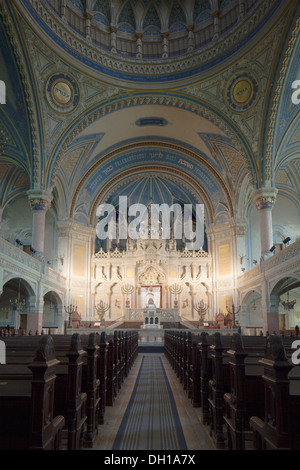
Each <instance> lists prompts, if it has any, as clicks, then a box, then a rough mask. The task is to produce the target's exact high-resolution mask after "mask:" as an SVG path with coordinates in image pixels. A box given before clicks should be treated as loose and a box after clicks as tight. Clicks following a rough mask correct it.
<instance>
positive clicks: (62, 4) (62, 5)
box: [60, 0, 67, 21]
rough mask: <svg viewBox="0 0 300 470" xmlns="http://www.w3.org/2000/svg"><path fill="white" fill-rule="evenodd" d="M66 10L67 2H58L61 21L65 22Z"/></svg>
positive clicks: (63, 0)
mask: <svg viewBox="0 0 300 470" xmlns="http://www.w3.org/2000/svg"><path fill="white" fill-rule="evenodd" d="M66 8H67V1H66V0H61V2H60V16H61V19H62V20H64V21H67V18H66Z"/></svg>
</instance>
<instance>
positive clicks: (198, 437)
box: [92, 354, 214, 450]
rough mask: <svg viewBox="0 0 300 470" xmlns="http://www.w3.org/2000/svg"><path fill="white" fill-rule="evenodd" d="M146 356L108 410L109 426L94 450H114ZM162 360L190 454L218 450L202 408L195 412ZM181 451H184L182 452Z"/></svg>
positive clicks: (101, 430) (101, 428)
mask: <svg viewBox="0 0 300 470" xmlns="http://www.w3.org/2000/svg"><path fill="white" fill-rule="evenodd" d="M142 356H143V355H142V354H139V355H138V357H137V359H136V361H135V363H134V365H133V367H132V369H131V371H130V374H129V376H128V377H127V378H126V379H125V381H124V383H123V384H122V390H121V393H119V394H118V396H117V398H116V400H115V403H114V405H113V406H112V407H107V408H106V410H105V423H104V424H103V425H101V426H99V428H98V436H97V438H96V442H95V443H94V446H93V448H92V450H111V449H112V446H113V443H114V441H115V437H116V434H117V432H118V429H119V426H120V424H121V421H122V418H123V415H124V413H125V411H126V408H127V405H128V402H129V400H130V397H131V394H132V391H133V388H134V385H135V382H136V378H137V375H138V371H139V369H140V365H141V361H142ZM160 357H161V358H162V361H163V364H164V367H165V371H166V374H167V377H168V380H169V383H170V386H171V388H172V392H173V395H174V398H175V402H176V406H177V410H178V414H179V418H180V421H181V425H182V429H183V432H184V436H185V440H186V443H187V446H188V449H189V450H214V446H213V444H212V441H211V439H210V437H209V435H208V428H207V426H203V425H202V424H201V419H200V412H201V410H200V409H199V408H193V407H192V405H191V402H190V400H189V399H188V397H187V394H186V392H185V391H184V390H183V387H182V384H181V383H180V382H179V379H178V377H177V376H176V374H175V373H174V371H173V369H172V368H171V366H170V363H169V362H168V360H167V359H166V357H165V356H164V355H163V354H160ZM178 450H180V449H178Z"/></svg>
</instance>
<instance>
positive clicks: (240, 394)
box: [224, 333, 266, 450]
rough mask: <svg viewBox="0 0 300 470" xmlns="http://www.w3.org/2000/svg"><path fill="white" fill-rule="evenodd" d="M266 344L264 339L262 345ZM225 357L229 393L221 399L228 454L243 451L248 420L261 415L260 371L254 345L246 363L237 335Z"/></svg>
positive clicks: (240, 340) (245, 353) (242, 347)
mask: <svg viewBox="0 0 300 470" xmlns="http://www.w3.org/2000/svg"><path fill="white" fill-rule="evenodd" d="M246 340H247V338H246ZM265 340H266V338H264V342H265ZM259 349H260V345H259V346H258V350H259ZM227 355H228V356H229V358H230V360H229V367H230V393H225V395H224V400H225V414H224V421H225V423H226V429H227V447H228V448H229V449H230V450H245V448H246V440H247V439H248V440H250V433H251V431H250V427H249V420H250V418H251V416H253V413H254V412H256V413H257V414H258V416H262V415H263V410H264V400H263V380H262V372H263V371H262V367H261V366H260V365H259V364H258V358H256V357H255V355H256V352H255V349H254V342H252V362H250V361H249V360H248V361H247V363H246V362H245V361H246V359H247V357H248V354H247V352H246V350H245V348H244V341H243V337H242V336H241V335H240V334H237V333H235V334H234V335H233V337H232V345H231V348H230V349H229V350H228V351H227Z"/></svg>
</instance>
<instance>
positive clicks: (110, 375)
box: [106, 335, 117, 406]
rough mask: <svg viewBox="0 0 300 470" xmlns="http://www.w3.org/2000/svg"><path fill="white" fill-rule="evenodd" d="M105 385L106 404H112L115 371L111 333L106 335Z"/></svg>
mask: <svg viewBox="0 0 300 470" xmlns="http://www.w3.org/2000/svg"><path fill="white" fill-rule="evenodd" d="M107 341H108V349H107V387H106V406H113V404H114V401H115V398H116V396H117V393H116V373H115V361H114V357H115V354H114V338H113V335H109V336H108V337H107Z"/></svg>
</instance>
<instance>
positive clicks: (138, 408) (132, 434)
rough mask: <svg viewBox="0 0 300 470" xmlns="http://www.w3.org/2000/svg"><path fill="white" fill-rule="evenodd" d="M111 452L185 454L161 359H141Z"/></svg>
mask: <svg viewBox="0 0 300 470" xmlns="http://www.w3.org/2000/svg"><path fill="white" fill-rule="evenodd" d="M112 449H113V450H187V445H186V442H185V438H184V434H183V430H182V427H181V423H180V420H179V416H178V412H177V408H176V404H175V400H174V396H173V393H172V390H171V387H170V384H169V381H168V378H167V375H166V372H165V369H164V366H163V362H162V360H161V357H160V356H158V355H153V356H150V355H149V356H143V358H142V363H141V366H140V370H139V373H138V376H137V380H136V383H135V386H134V390H133V393H132V396H131V399H130V401H129V404H128V406H127V409H126V412H125V415H124V417H123V420H122V422H121V425H120V428H119V430H118V433H117V436H116V439H115V442H114V445H113V448H112Z"/></svg>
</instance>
